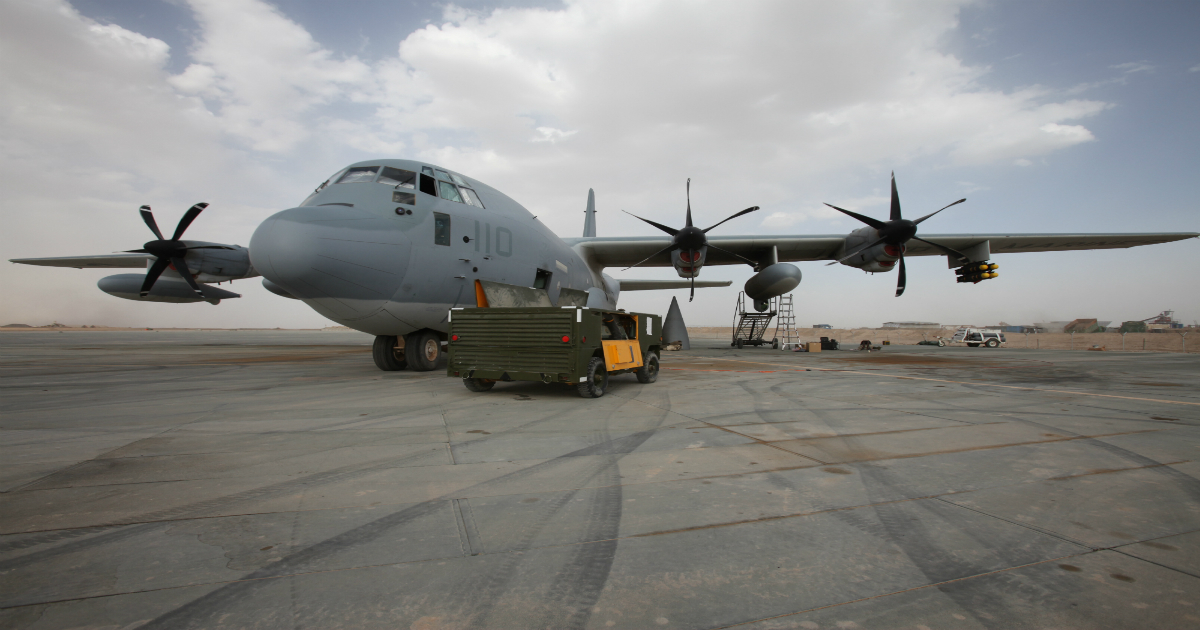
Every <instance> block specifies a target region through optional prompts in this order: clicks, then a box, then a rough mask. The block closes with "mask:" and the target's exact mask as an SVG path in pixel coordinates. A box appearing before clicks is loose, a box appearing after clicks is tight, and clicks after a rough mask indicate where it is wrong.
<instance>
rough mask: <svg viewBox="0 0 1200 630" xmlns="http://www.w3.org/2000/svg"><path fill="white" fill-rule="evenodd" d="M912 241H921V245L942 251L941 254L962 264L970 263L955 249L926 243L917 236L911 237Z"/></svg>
mask: <svg viewBox="0 0 1200 630" xmlns="http://www.w3.org/2000/svg"><path fill="white" fill-rule="evenodd" d="M912 240H914V241H921V242H922V243H925V244H926V245H932V246H934V247H936V248H938V249H940V250H941V251H942V253H944V254H946V255H949V256H954V257H955V258H957V259H958V260H959V261H961V262H964V263H967V262H971V261H970V260H969V259H968V258H967V256H966V255H965V254H963V253H962V252H960V251H958V250H956V249H951V248H949V247H946V246H945V245H939V244H937V243H934V242H933V241H927V240H925V239H923V238H921V237H919V236H914V237H912Z"/></svg>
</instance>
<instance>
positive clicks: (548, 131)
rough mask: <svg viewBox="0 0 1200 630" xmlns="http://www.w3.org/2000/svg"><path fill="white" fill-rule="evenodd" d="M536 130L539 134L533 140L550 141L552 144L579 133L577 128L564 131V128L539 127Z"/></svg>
mask: <svg viewBox="0 0 1200 630" xmlns="http://www.w3.org/2000/svg"><path fill="white" fill-rule="evenodd" d="M535 131H537V135H536V136H534V138H533V140H532V142H549V143H551V144H554V143H556V142H560V141H562V140H566V139H567V138H570V137H571V136H573V135H575V134H577V133H579V130H577V129H575V130H571V131H563V130H562V129H555V128H554V127H538V128H537V129H535Z"/></svg>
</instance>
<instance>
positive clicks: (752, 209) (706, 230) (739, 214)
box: [704, 206, 758, 234]
mask: <svg viewBox="0 0 1200 630" xmlns="http://www.w3.org/2000/svg"><path fill="white" fill-rule="evenodd" d="M755 210H758V206H750V207H749V208H746V209H745V210H742V211H741V212H739V213H737V214H735V215H733V216H731V217H729V219H736V218H738V217H740V216H742V215H743V214H750V213H751V212H754V211H755ZM729 219H725V221H728V220H729ZM725 221H721V222H720V223H716V224H714V225H712V226H711V227H708V228H705V230H704V233H705V234H708V231H709V230H711V229H713V228H715V227H717V226H718V225H721V223H724V222H725Z"/></svg>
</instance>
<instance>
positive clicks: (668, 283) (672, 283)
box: [617, 279, 733, 293]
mask: <svg viewBox="0 0 1200 630" xmlns="http://www.w3.org/2000/svg"><path fill="white" fill-rule="evenodd" d="M617 282H620V283H621V292H622V293H624V292H625V291H658V290H661V289H687V288H689V287H691V286H693V285H692V281H691V280H683V279H680V280H641V279H638V280H617ZM731 284H733V281H732V280H697V281H696V284H695V287H696V288H697V289H708V288H711V287H727V286H729V285H731Z"/></svg>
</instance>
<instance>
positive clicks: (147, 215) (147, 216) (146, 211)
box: [138, 206, 163, 241]
mask: <svg viewBox="0 0 1200 630" xmlns="http://www.w3.org/2000/svg"><path fill="white" fill-rule="evenodd" d="M138 212H140V213H142V220H143V221H145V222H146V226H147V227H149V228H150V231H151V232H154V235H155V236H157V237H158V240H160V241H161V240H163V237H162V232H159V231H158V224H157V223H155V222H154V213H152V212H150V206H142V207H141V208H138Z"/></svg>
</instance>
